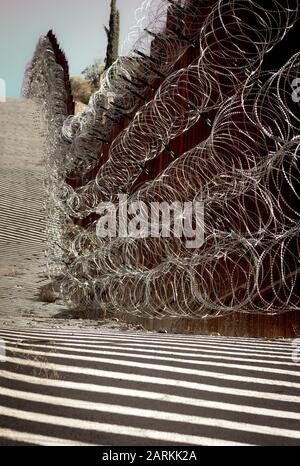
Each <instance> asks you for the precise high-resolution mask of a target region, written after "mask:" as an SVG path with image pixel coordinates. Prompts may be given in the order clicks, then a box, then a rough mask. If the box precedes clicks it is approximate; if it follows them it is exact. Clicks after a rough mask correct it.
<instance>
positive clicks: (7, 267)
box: [0, 99, 130, 330]
mask: <svg viewBox="0 0 300 466" xmlns="http://www.w3.org/2000/svg"><path fill="white" fill-rule="evenodd" d="M0 128H1V133H0V199H1V202H0V325H1V326H3V327H9V326H14V325H16V324H18V326H20V325H22V326H23V325H24V326H25V327H31V328H32V327H38V326H46V327H47V328H61V327H64V326H66V327H72V326H75V327H76V328H81V327H85V328H86V327H92V328H98V327H103V326H104V327H105V328H111V329H114V328H124V329H125V330H130V326H128V325H127V324H121V323H118V322H115V321H110V322H109V321H101V320H99V321H89V320H86V319H84V320H81V319H78V318H75V317H74V314H73V313H72V311H71V310H70V309H69V308H68V307H66V305H65V304H64V303H63V302H61V301H60V302H57V303H54V304H53V303H50V304H48V303H42V302H40V301H39V299H38V290H39V287H40V286H42V285H44V284H46V283H47V279H46V277H47V273H46V265H45V254H44V251H45V248H46V243H45V231H44V229H45V218H44V215H45V214H44V189H43V180H44V163H43V154H44V141H43V135H44V133H43V128H42V125H41V118H40V115H39V109H38V108H37V105H36V104H35V103H34V102H31V101H28V100H25V99H9V100H8V101H7V102H5V103H0Z"/></svg>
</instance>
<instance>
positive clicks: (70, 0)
mask: <svg viewBox="0 0 300 466" xmlns="http://www.w3.org/2000/svg"><path fill="white" fill-rule="evenodd" d="M117 3H118V8H119V10H120V14H121V39H120V43H121V45H122V43H123V42H124V40H125V38H126V36H127V33H128V31H129V29H130V27H131V26H133V25H134V23H135V16H134V12H135V10H136V8H137V7H138V6H140V4H141V3H142V2H141V0H117ZM109 11H110V0H0V78H2V79H5V81H6V85H7V95H8V97H17V96H19V95H20V87H21V83H22V79H23V74H24V69H25V65H26V63H27V62H28V61H29V60H30V58H31V57H32V54H33V52H34V49H35V46H36V43H37V41H38V39H39V37H40V36H41V35H43V34H46V33H47V31H48V30H49V29H53V30H54V32H55V33H56V35H57V37H58V40H59V42H60V45H61V47H62V48H63V49H64V51H65V52H66V55H67V58H68V60H69V65H70V71H71V75H78V74H80V73H81V71H82V70H83V69H84V68H85V67H86V66H87V65H89V64H91V63H93V62H94V60H95V59H97V58H102V59H103V58H104V57H105V52H106V44H107V42H106V34H105V32H104V28H103V25H104V24H106V25H108V21H109Z"/></svg>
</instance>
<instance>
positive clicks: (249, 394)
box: [0, 328, 300, 446]
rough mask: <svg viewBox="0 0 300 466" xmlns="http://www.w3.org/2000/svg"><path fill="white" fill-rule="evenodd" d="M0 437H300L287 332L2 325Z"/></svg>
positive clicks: (259, 440) (298, 379)
mask: <svg viewBox="0 0 300 466" xmlns="http://www.w3.org/2000/svg"><path fill="white" fill-rule="evenodd" d="M0 338H2V339H3V340H4V341H5V344H6V350H7V354H6V362H3V363H1V372H0V379H1V389H0V403H1V406H2V407H1V410H0V413H1V424H0V425H1V430H0V439H1V440H0V443H1V444H4V445H8V444H30V445H31V444H33V445H61V444H63V445H73V444H77V445H81V444H84V445H87V444H93V445H147V446H151V445H299V440H300V396H299V387H300V372H299V365H297V364H295V363H294V362H293V361H292V357H291V356H292V346H291V343H290V342H289V341H272V342H267V341H263V340H259V341H254V340H251V339H238V338H226V339H225V338H221V337H220V338H219V337H213V338H212V337H205V336H195V337H188V336H180V335H176V336H175V335H173V336H171V335H161V334H150V333H126V332H123V333H122V332H116V333H110V332H108V331H107V332H105V331H104V332H101V333H100V332H99V331H95V330H93V331H92V330H91V331H83V330H82V331H81V330H72V331H63V330H59V331H57V332H56V331H50V330H47V329H39V330H37V329H36V330H28V329H22V328H16V329H14V330H9V329H7V330H1V332H0Z"/></svg>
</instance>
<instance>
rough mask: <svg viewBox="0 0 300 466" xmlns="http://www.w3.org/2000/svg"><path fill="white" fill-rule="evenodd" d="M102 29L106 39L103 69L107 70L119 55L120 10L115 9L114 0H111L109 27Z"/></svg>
mask: <svg viewBox="0 0 300 466" xmlns="http://www.w3.org/2000/svg"><path fill="white" fill-rule="evenodd" d="M104 29H105V32H106V34H107V40H108V42H107V51H106V59H105V69H106V70H107V69H108V68H109V67H110V66H111V65H112V64H113V63H114V62H115V61H116V60H117V58H118V56H119V37H120V12H119V10H118V9H117V4H116V0H111V4H110V19H109V28H107V27H106V26H104Z"/></svg>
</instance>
